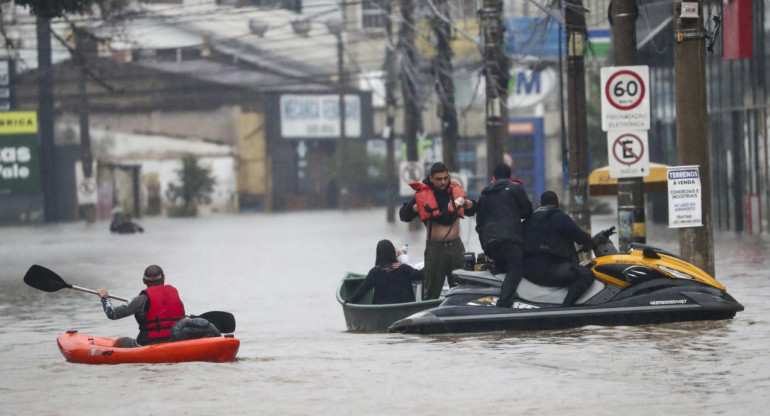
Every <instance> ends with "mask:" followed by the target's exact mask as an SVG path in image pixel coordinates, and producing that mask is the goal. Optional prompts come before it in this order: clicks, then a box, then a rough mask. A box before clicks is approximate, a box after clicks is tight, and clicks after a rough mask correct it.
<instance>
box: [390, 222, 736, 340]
mask: <svg viewBox="0 0 770 416" xmlns="http://www.w3.org/2000/svg"><path fill="white" fill-rule="evenodd" d="M614 229H615V227H612V228H609V229H607V230H604V231H602V232H600V233H598V234H597V235H596V236H595V237H594V241H595V242H596V243H597V244H596V247H595V248H594V254H595V255H596V258H594V259H592V260H589V261H587V262H584V263H583V265H585V266H588V267H590V268H591V269H592V270H593V271H594V275H595V279H594V282H593V284H592V285H591V286H590V287H589V288H588V289H587V290H586V292H585V293H584V294H583V295H582V296H581V297H580V299H578V301H577V302H576V304H575V305H574V306H569V307H565V306H562V305H561V304H562V301H563V300H564V298H565V296H566V295H567V288H565V287H546V286H540V285H537V284H534V283H532V282H531V281H529V280H527V279H526V276H525V277H524V278H522V280H521V283H520V284H519V286H518V288H517V289H516V299H515V301H514V303H513V307H512V308H499V307H496V306H495V303H496V302H497V299H498V297H499V296H500V289H501V287H502V282H503V279H504V278H505V273H501V274H493V273H492V272H491V271H472V270H455V271H454V272H453V273H452V274H453V276H454V278H455V281H456V282H459V284H458V285H457V286H455V287H453V288H452V289H450V290H449V292H448V293H447V294H446V299H445V300H444V302H442V303H441V305H439V306H438V307H435V308H431V309H427V310H425V311H422V312H418V313H415V314H413V315H411V316H409V317H407V318H404V319H402V320H399V321H396V322H394V323H393V324H392V325H391V326H390V327H389V328H388V330H389V331H390V332H402V333H416V334H440V333H461V332H488V331H526V330H537V329H561V328H572V327H578V326H583V325H640V324H659V323H666V322H678V321H699V320H718V319H731V318H733V317H734V316H735V314H736V313H737V312H740V311H742V310H743V305H741V304H740V303H738V302H737V301H736V300H735V299H734V298H733V297H732V296H730V295H729V294H728V293H727V291H726V289H725V287H724V286H723V285H722V284H721V283H719V282H718V281H717V280H716V279H714V278H713V277H712V276H710V275H709V274H708V273H706V272H704V271H703V270H701V269H699V268H698V267H696V266H694V265H692V264H690V263H688V262H687V261H685V260H683V259H682V258H680V257H679V256H677V255H675V254H673V253H670V252H668V251H666V250H662V249H659V248H655V247H652V246H649V245H645V244H638V243H632V244H631V249H630V251H629V252H627V253H619V252H618V251H617V249H616V248H615V245H614V244H613V243H612V241H611V240H610V239H609V236H610V235H612V234H613V232H614Z"/></svg>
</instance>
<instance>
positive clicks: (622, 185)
mask: <svg viewBox="0 0 770 416" xmlns="http://www.w3.org/2000/svg"><path fill="white" fill-rule="evenodd" d="M637 17H638V10H637V6H636V3H635V1H634V0H614V1H613V2H612V44H613V45H614V48H613V49H614V57H615V65H618V66H626V65H636V44H637V42H636V19H637ZM628 81H630V82H634V81H638V79H629V80H628ZM642 86H644V87H645V89H644V90H645V91H644V92H645V94H644V95H646V97H647V98H648V99H649V96H650V91H651V89H650V88H649V85H644V84H643V85H642ZM629 87H630V88H629ZM621 90H622V91H623V92H628V93H641V91H640V90H634V89H633V85H632V86H629V85H628V83H626V84H624V85H619V86H618V91H621ZM641 100H643V98H641V99H640V101H641ZM639 105H642V104H641V102H640V103H639ZM647 108H648V116H647V121H648V124H647V127H646V129H644V130H647V129H649V118H650V116H649V105H648V107H647ZM602 124H604V123H602ZM646 153H647V154H648V155H649V151H647V152H646ZM610 157H612V156H610ZM648 172H649V169H648ZM644 205H645V203H644V181H643V178H642V177H633V178H627V177H623V178H618V247H619V248H620V250H623V251H625V250H628V249H629V248H630V247H631V243H632V242H639V243H646V242H647V230H646V222H645V217H646V215H645V211H644Z"/></svg>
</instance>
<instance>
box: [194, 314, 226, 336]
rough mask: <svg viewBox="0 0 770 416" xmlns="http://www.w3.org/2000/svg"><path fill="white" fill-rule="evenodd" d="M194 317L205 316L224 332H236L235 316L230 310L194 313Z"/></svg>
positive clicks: (204, 317)
mask: <svg viewBox="0 0 770 416" xmlns="http://www.w3.org/2000/svg"><path fill="white" fill-rule="evenodd" d="M193 317H194V318H203V319H205V320H207V321H209V322H211V323H212V324H213V325H214V326H215V327H217V329H218V330H219V332H221V333H223V334H230V333H233V332H235V316H233V314H231V313H230V312H222V311H211V312H206V313H203V314H200V315H198V316H195V315H193Z"/></svg>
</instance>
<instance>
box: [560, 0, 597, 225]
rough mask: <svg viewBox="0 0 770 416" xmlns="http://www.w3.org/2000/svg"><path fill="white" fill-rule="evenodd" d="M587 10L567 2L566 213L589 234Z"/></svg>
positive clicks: (579, 0)
mask: <svg viewBox="0 0 770 416" xmlns="http://www.w3.org/2000/svg"><path fill="white" fill-rule="evenodd" d="M585 13H586V9H585V8H583V1H582V0H567V1H566V2H565V8H564V18H565V19H564V20H565V26H564V28H565V30H566V32H567V142H568V146H569V162H568V172H569V202H570V203H569V210H570V216H571V217H572V219H573V220H575V222H576V223H577V224H578V225H579V226H580V228H582V229H583V230H585V231H586V232H590V231H591V211H589V209H588V171H589V169H588V168H589V167H588V118H587V115H586V67H585V39H586V17H585Z"/></svg>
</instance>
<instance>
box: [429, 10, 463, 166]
mask: <svg viewBox="0 0 770 416" xmlns="http://www.w3.org/2000/svg"><path fill="white" fill-rule="evenodd" d="M434 3H435V12H436V14H434V16H433V19H432V23H433V32H434V33H435V34H436V60H435V65H434V71H435V73H436V78H437V79H438V81H437V82H436V93H437V94H438V97H439V109H438V114H439V117H441V143H442V149H443V150H442V158H443V162H444V164H445V165H446V166H447V167H448V168H449V171H450V172H457V170H458V168H459V166H458V164H457V162H458V161H457V108H455V88H454V81H453V80H452V72H453V67H452V55H453V54H452V46H451V44H450V42H449V41H450V37H451V33H452V27H451V25H450V24H449V23H450V22H449V21H448V20H447V19H448V16H449V4H448V3H447V0H435V1H434Z"/></svg>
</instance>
